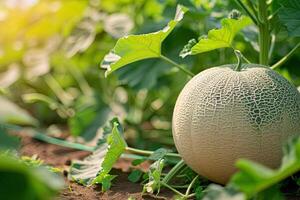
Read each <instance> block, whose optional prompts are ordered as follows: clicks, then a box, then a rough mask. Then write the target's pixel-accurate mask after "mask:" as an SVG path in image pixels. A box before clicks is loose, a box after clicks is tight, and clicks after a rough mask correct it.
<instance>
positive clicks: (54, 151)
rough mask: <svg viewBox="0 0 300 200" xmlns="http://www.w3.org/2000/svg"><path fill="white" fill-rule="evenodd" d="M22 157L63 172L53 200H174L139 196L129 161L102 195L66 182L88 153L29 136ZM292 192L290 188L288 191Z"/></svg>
mask: <svg viewBox="0 0 300 200" xmlns="http://www.w3.org/2000/svg"><path fill="white" fill-rule="evenodd" d="M21 141H22V147H21V154H22V155H26V156H32V155H38V157H39V158H40V159H42V160H43V161H44V162H45V163H46V164H49V165H51V166H53V167H58V168H61V169H64V175H65V181H66V188H65V189H64V190H63V191H61V192H60V194H59V195H58V197H57V198H56V199H55V200H127V199H130V200H154V199H165V200H171V199H173V198H172V197H173V195H174V193H172V192H171V191H169V190H162V191H161V192H160V194H159V196H154V195H153V196H149V195H145V194H142V193H141V191H142V185H140V184H138V183H132V182H130V181H128V179H127V176H128V173H129V171H130V169H131V168H132V166H131V160H128V159H119V161H118V162H117V163H116V164H115V166H114V169H113V170H112V172H111V174H114V175H118V177H117V178H116V179H115V181H114V182H113V185H112V187H111V189H110V190H109V191H107V192H104V193H103V192H101V187H100V186H93V187H85V186H82V185H79V184H77V183H74V182H71V181H69V180H68V179H67V178H66V176H67V171H68V168H69V166H70V164H71V160H74V159H83V158H84V157H86V156H87V155H89V153H88V152H84V151H78V150H74V149H69V148H65V147H61V146H57V145H52V144H48V143H44V142H40V141H38V140H35V139H33V138H31V137H28V136H21ZM148 167H149V163H148V164H147V163H145V164H143V165H142V166H140V169H141V170H144V171H145V170H147V169H148ZM288 189H291V188H288ZM286 199H287V200H297V199H298V200H299V199H300V197H295V196H289V197H286Z"/></svg>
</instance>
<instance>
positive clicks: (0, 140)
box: [0, 124, 20, 151]
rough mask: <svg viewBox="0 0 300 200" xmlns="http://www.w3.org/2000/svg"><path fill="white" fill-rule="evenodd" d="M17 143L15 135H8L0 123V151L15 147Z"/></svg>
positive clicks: (18, 142) (18, 143)
mask: <svg viewBox="0 0 300 200" xmlns="http://www.w3.org/2000/svg"><path fill="white" fill-rule="evenodd" d="M19 145H20V141H19V139H18V138H17V137H14V136H11V135H9V134H8V133H7V130H6V129H5V128H4V127H2V126H1V124H0V151H1V150H8V149H11V150H13V149H17V148H18V147H19Z"/></svg>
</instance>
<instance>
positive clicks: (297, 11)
mask: <svg viewBox="0 0 300 200" xmlns="http://www.w3.org/2000/svg"><path fill="white" fill-rule="evenodd" d="M278 16H279V20H280V21H281V22H282V23H283V24H284V25H285V26H286V27H287V30H288V33H289V35H290V36H294V37H299V36H300V1H299V0H284V1H282V7H281V8H280V10H279V12H278Z"/></svg>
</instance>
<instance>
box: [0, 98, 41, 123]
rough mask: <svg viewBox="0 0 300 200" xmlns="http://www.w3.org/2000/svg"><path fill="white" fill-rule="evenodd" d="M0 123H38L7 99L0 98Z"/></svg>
mask: <svg viewBox="0 0 300 200" xmlns="http://www.w3.org/2000/svg"><path fill="white" fill-rule="evenodd" d="M0 105H1V107H0V123H9V124H18V125H37V124H38V121H37V120H36V119H34V118H33V117H32V116H30V115H29V114H28V112H27V111H25V110H23V109H22V108H20V107H19V106H18V105H16V104H15V103H13V102H11V101H9V100H8V99H7V98H5V97H3V96H0Z"/></svg>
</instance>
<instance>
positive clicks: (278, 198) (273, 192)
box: [255, 184, 285, 200]
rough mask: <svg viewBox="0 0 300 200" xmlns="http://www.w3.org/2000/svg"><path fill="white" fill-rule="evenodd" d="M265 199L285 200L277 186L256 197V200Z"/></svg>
mask: <svg viewBox="0 0 300 200" xmlns="http://www.w3.org/2000/svg"><path fill="white" fill-rule="evenodd" d="M265 199H272V200H284V199H285V198H284V197H283V194H282V193H281V191H280V188H279V186H278V184H277V185H274V186H272V187H270V188H268V189H266V190H264V191H262V192H260V193H258V194H257V195H256V196H255V200H265Z"/></svg>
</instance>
